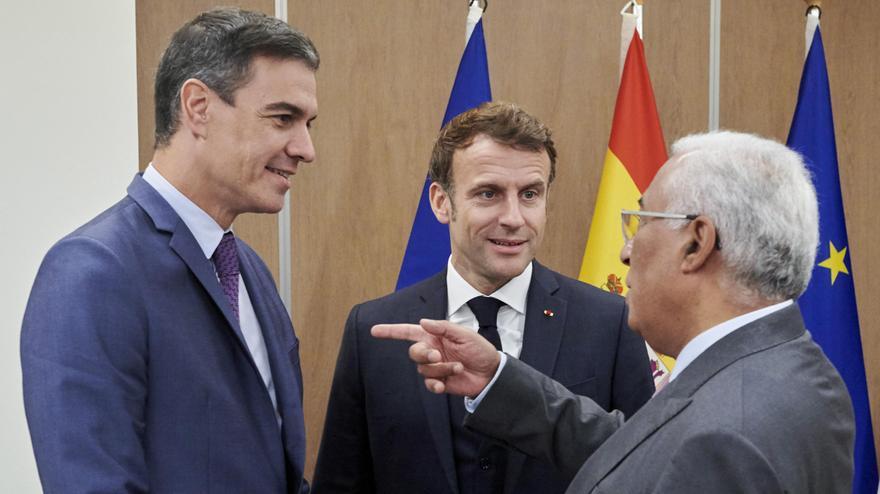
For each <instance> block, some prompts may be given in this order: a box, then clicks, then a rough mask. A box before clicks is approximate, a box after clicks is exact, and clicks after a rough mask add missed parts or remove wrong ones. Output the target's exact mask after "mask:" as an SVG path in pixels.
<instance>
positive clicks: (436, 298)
mask: <svg viewBox="0 0 880 494" xmlns="http://www.w3.org/2000/svg"><path fill="white" fill-rule="evenodd" d="M446 306H447V295H446V273H445V272H443V273H440V274H438V275H436V276H434V277H433V278H430V279H428V280H426V281H424V282H422V283H419V284H417V285H413V286H412V287H409V288H406V289H404V290H401V291H399V292H396V293H393V294H391V295H388V296H386V297H384V298H380V299H378V300H373V301H371V302H366V303H364V304H361V305H358V306H355V307H354V308H353V309H352V311H351V314H350V315H349V318H348V322H347V323H346V326H345V333H344V334H343V337H342V345H341V348H340V351H339V359H338V362H337V364H336V374H335V376H334V378H333V388H332V390H331V392H330V403H329V405H328V408H327V419H326V422H325V425H324V436H323V438H322V440H321V449H320V453H319V455H318V463H317V466H316V469H315V476H314V479H313V480H314V486H313V492H315V494H326V493H347V492H358V493H381V494H394V493H401V494H403V493H415V492H418V493H419V494H455V493H458V478H457V475H458V473H457V472H456V468H455V459H454V456H453V439H452V432H451V426H450V419H449V407H448V406H447V397H446V396H445V395H435V394H432V393H430V392H428V390H427V389H426V388H425V386H424V384H423V381H422V378H421V377H420V376H419V375H418V373H416V370H415V365H414V364H413V363H412V362H411V361H410V360H409V357H408V354H407V349H408V347H409V345H410V344H409V343H408V342H403V341H390V340H379V339H376V338H372V337H371V336H370V328H371V327H372V326H373V325H374V324H378V323H397V322H409V323H414V322H418V320H419V319H421V318H431V319H445V318H446V309H447V307H446ZM545 309H549V311H552V313H553V316H552V317H550V316H547V315H546V314H545ZM625 321H626V315H625V309H624V301H623V299H622V298H621V297H617V296H614V295H611V294H609V293H607V292H603V291H601V290H599V289H596V288H594V287H591V286H588V285H585V284H583V283H581V282H579V281H576V280H573V279H571V278H567V277H565V276H562V275H561V274H559V273H556V272H553V271H551V270H549V269H547V268H545V267H543V266H541V265H540V264H538V263H537V262H535V263H534V270H533V273H532V281H531V285H530V286H529V293H528V298H527V302H526V323H525V333H524V337H523V348H522V353H521V354H520V359H521V360H522V361H524V362H528V363H529V364H530V365H532V366H533V367H535V368H536V369H538V370H539V371H540V372H542V373H544V374H546V375H548V376H552V377H553V378H554V379H556V380H558V381H559V382H561V383H563V384H564V385H566V387H567V388H568V389H569V390H571V391H572V392H574V393H576V394H579V395H584V396H589V397H591V398H592V399H593V400H595V401H596V402H597V403H599V404H600V405H601V406H602V407H603V408H605V409H606V410H611V409H619V410H622V411H623V412H624V413H625V414H626V415H630V414H632V413H635V411H636V410H637V409H638V408H639V407H641V406H642V405H643V404H644V403H645V402H646V401H647V400H648V399H649V398H650V397H651V394H652V393H653V391H654V384H653V380H652V379H651V371H650V364H649V361H648V356H647V351H646V349H645V343H644V341H643V340H642V339H641V338H640V337H639V336H638V335H636V334H635V333H633V332H632V331H630V330H629V328H628V327H627V326H626V324H625ZM454 399H459V398H457V397H456V398H454ZM506 464H507V467H506V475H505V479H504V486H505V487H504V491H505V493H523V494H525V493H536V492H540V493H542V494H551V493H555V492H559V493H561V492H563V491H564V490H565V487H566V486H567V485H568V483H569V482H570V480H571V478H570V474H569V475H566V474H563V473H561V472H559V471H556V470H555V469H554V468H553V466H551V465H550V464H549V463H547V462H542V461H539V460H535V459H530V458H527V457H526V456H525V455H524V454H522V453H520V452H517V451H515V450H513V449H511V450H509V451H508V452H507V461H506Z"/></svg>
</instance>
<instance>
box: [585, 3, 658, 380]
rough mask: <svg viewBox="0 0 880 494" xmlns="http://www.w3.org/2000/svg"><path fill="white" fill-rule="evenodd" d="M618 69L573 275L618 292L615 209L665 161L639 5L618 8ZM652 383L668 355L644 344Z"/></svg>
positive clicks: (621, 272)
mask: <svg viewBox="0 0 880 494" xmlns="http://www.w3.org/2000/svg"><path fill="white" fill-rule="evenodd" d="M620 14H621V16H622V17H623V20H622V22H621V33H620V36H621V41H620V47H621V51H620V54H621V67H622V70H621V75H620V88H619V89H618V92H617V102H616V104H615V107H614V120H613V122H612V124H611V138H610V140H609V143H608V151H607V152H606V154H605V164H604V166H603V168H602V178H601V181H600V182H599V192H598V194H597V196H596V208H595V209H594V211H593V222H592V223H591V225H590V234H589V237H588V238H587V246H586V249H585V250H584V257H583V261H582V262H581V270H580V275H579V276H578V279H580V280H581V281H583V282H585V283H589V284H591V285H595V286H597V287H600V288H604V289H606V290H608V291H610V292H614V293H618V294H623V293H624V292H625V290H626V285H625V284H624V277H625V276H626V273H627V267H626V266H625V265H623V263H621V262H620V256H619V254H620V249H621V248H622V247H623V237H622V235H621V226H620V210H621V209H639V202H638V201H639V198H640V197H641V196H642V194H643V193H644V192H645V189H647V188H648V185H649V184H650V183H651V180H653V178H654V175H655V174H656V173H657V170H659V169H660V167H661V166H663V163H664V162H666V144H665V141H664V140H663V131H662V130H661V128H660V117H659V116H658V114H657V105H656V103H655V102H654V90H653V89H652V87H651V78H650V77H649V75H648V65H647V63H646V61H645V49H644V46H643V45H642V38H641V32H642V29H641V28H642V5H640V4H639V3H638V2H635V1H630V2H628V3H627V4H626V5H625V6H624V8H623V10H622V11H621V13H620ZM648 353H649V356H650V357H651V367H652V370H653V371H654V383H655V385H657V386H658V387H660V386H662V385H663V384H664V383H665V382H666V380H667V379H668V374H669V370H670V369H671V367H672V364H673V363H674V360H673V359H671V358H669V357H665V356H658V355H657V354H655V353H654V351H653V350H651V348H650V347H649V348H648Z"/></svg>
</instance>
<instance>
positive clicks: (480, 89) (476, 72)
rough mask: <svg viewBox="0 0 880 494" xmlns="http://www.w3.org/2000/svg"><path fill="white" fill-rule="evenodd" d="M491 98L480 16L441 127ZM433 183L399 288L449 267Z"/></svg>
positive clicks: (427, 181)
mask: <svg viewBox="0 0 880 494" xmlns="http://www.w3.org/2000/svg"><path fill="white" fill-rule="evenodd" d="M491 100H492V91H491V88H490V87H489V62H488V59H487V58H486V40H485V38H484V37H483V21H482V20H480V21H479V22H477V25H476V26H475V27H474V31H473V33H471V37H470V39H468V43H467V46H466V47H465V49H464V54H463V55H462V56H461V62H460V63H459V65H458V73H457V74H456V75H455V83H454V84H453V85H452V93H451V94H450V95H449V103H448V104H447V105H446V114H445V115H444V116H443V124H442V125H441V127H442V126H443V125H446V124H447V122H449V121H450V120H452V119H453V118H454V117H455V116H456V115H458V114H459V113H462V112H464V111H467V110H470V109H471V108H475V107H477V106H479V105H480V104H481V103H484V102H486V101H491ZM430 186H431V179H430V177H428V178H426V179H425V184H424V186H423V187H422V197H421V199H419V207H418V209H417V210H416V217H415V219H414V220H413V226H412V230H411V231H410V234H409V242H407V244H406V253H405V254H404V255H403V263H402V264H401V266H400V274H399V275H398V277H397V288H396V290H400V289H401V288H406V287H408V286H410V285H412V284H414V283H417V282H419V281H422V280H423V279H425V278H427V277H429V276H431V275H433V274H436V273H438V272H440V271H441V270H443V269H444V268H445V267H446V261H447V259H449V254H450V247H449V227H448V226H447V225H444V224H442V223H440V222H439V221H437V218H435V217H434V212H433V211H431V204H430V203H429V197H428V189H429V187H430Z"/></svg>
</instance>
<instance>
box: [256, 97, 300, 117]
mask: <svg viewBox="0 0 880 494" xmlns="http://www.w3.org/2000/svg"><path fill="white" fill-rule="evenodd" d="M263 111H286V112H289V113H291V114H292V115H294V116H297V117H299V116H302V115H305V112H304V111H303V109H302V108H300V107H298V106H296V105H292V104H290V103H287V102H285V101H278V102H275V103H269V104H268V105H266V106H264V107H263Z"/></svg>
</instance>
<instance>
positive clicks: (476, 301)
mask: <svg viewBox="0 0 880 494" xmlns="http://www.w3.org/2000/svg"><path fill="white" fill-rule="evenodd" d="M467 304H468V307H470V308H471V312H473V313H474V316H475V317H476V318H477V323H478V324H479V325H480V327H481V328H488V327H492V328H494V327H496V325H497V320H498V309H500V308H501V306H502V305H504V302H502V301H500V300H498V299H497V298H493V297H474V298H472V299H471V300H470V302H468V303H467Z"/></svg>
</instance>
